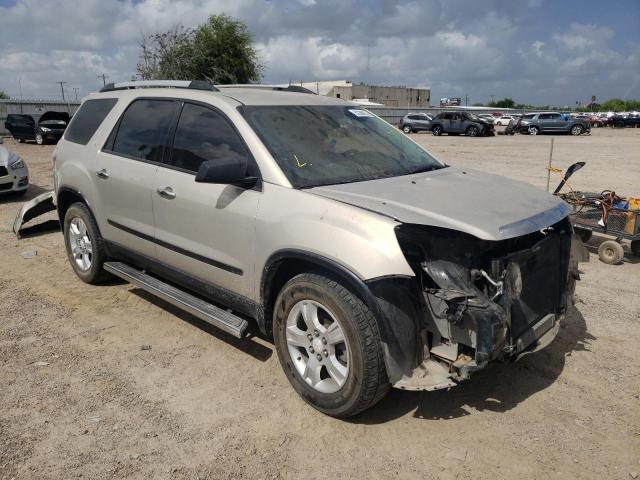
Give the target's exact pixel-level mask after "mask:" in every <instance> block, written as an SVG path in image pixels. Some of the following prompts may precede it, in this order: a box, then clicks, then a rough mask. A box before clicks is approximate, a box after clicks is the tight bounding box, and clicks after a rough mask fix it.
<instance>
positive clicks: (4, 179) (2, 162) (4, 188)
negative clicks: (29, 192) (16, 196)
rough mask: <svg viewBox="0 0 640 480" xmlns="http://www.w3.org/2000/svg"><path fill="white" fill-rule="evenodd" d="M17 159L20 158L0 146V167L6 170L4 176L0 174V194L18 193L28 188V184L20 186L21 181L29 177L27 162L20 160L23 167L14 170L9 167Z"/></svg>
mask: <svg viewBox="0 0 640 480" xmlns="http://www.w3.org/2000/svg"><path fill="white" fill-rule="evenodd" d="M19 159H20V157H19V156H18V155H16V154H15V153H11V152H10V151H9V149H7V148H6V147H5V146H3V145H0V167H5V168H6V169H7V174H6V175H2V174H1V173H0V194H2V193H10V192H20V191H22V190H26V189H27V188H29V184H28V183H26V184H25V185H20V181H21V180H24V179H25V178H28V177H29V169H28V167H27V162H25V161H24V160H22V161H23V163H24V167H22V168H17V169H15V170H14V169H12V168H10V167H9V165H10V164H12V163H14V162H16V161H17V160H19ZM3 170H4V169H3ZM9 184H10V185H9Z"/></svg>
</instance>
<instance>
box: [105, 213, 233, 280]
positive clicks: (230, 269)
mask: <svg viewBox="0 0 640 480" xmlns="http://www.w3.org/2000/svg"><path fill="white" fill-rule="evenodd" d="M107 223H109V225H111V226H112V227H114V228H117V229H118V230H122V231H123V232H127V233H130V234H131V235H135V236H136V237H139V238H142V239H143V240H147V241H149V242H152V243H155V244H156V245H158V246H160V247H164V248H166V249H169V250H171V251H173V252H176V253H179V254H181V255H184V256H186V257H189V258H193V259H194V260H198V261H199V262H202V263H206V264H207V265H211V266H212V267H216V268H219V269H221V270H225V271H227V272H230V273H234V274H236V275H242V274H243V271H242V270H241V269H240V268H238V267H234V266H233V265H227V264H226V263H223V262H220V261H218V260H214V259H212V258H208V257H205V256H203V255H200V254H198V253H194V252H191V251H189V250H185V249H184V248H180V247H178V246H176V245H173V244H171V243H168V242H165V241H163V240H159V239H157V238H155V237H153V236H151V235H147V234H146V233H142V232H139V231H137V230H134V229H133V228H129V227H127V226H126V225H122V224H120V223H118V222H114V221H113V220H110V219H108V220H107Z"/></svg>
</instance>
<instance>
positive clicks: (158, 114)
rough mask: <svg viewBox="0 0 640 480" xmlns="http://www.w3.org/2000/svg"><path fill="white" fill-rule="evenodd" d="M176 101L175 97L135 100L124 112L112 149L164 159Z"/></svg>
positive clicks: (116, 151)
mask: <svg viewBox="0 0 640 480" xmlns="http://www.w3.org/2000/svg"><path fill="white" fill-rule="evenodd" d="M176 108H177V103H176V102H175V101H173V100H145V99H143V100H136V101H134V102H133V103H132V104H131V105H129V107H128V108H127V110H126V111H125V112H124V114H123V115H122V118H121V119H120V123H119V125H118V127H117V128H118V131H117V132H116V134H115V138H114V140H113V147H112V148H111V151H112V152H113V153H117V154H121V155H124V156H127V157H132V158H139V159H141V160H149V161H152V162H160V161H162V154H163V151H164V149H165V148H166V147H168V142H167V138H168V132H169V128H170V127H171V123H172V122H173V120H174V116H175V112H176Z"/></svg>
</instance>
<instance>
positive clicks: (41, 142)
mask: <svg viewBox="0 0 640 480" xmlns="http://www.w3.org/2000/svg"><path fill="white" fill-rule="evenodd" d="M36 143H37V144H38V145H44V138H43V137H42V135H41V134H39V133H36Z"/></svg>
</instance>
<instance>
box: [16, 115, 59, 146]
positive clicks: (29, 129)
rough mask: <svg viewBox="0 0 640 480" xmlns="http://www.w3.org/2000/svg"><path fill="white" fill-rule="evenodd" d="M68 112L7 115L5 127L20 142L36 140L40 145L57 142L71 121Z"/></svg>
mask: <svg viewBox="0 0 640 480" xmlns="http://www.w3.org/2000/svg"><path fill="white" fill-rule="evenodd" d="M69 119H70V117H69V114H68V113H67V112H53V111H49V112H44V113H43V114H42V115H39V116H37V115H26V114H14V113H11V114H9V115H7V119H6V121H5V123H4V126H5V128H6V129H7V130H8V131H9V132H10V133H11V135H12V136H13V138H15V139H16V140H18V141H19V142H24V141H26V140H35V142H36V143H37V144H38V145H44V144H45V143H50V142H53V143H55V142H57V141H58V140H60V137H62V135H63V134H64V131H65V129H66V128H67V125H68V123H69Z"/></svg>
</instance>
